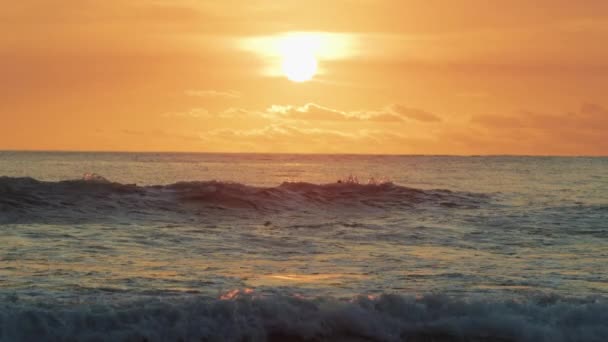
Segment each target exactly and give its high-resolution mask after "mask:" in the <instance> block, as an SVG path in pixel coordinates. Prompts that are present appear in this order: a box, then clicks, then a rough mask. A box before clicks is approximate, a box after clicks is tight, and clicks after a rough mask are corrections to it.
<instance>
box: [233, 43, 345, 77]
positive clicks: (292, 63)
mask: <svg viewBox="0 0 608 342" xmlns="http://www.w3.org/2000/svg"><path fill="white" fill-rule="evenodd" d="M239 45H240V47H241V48H243V49H245V50H248V51H252V52H255V53H256V54H257V55H259V56H261V57H263V60H264V61H265V63H264V66H263V68H262V69H261V70H262V74H264V75H266V76H272V77H277V76H282V77H287V79H289V80H291V81H293V82H306V81H310V80H311V79H312V78H313V77H315V76H316V75H320V74H324V73H326V72H327V70H324V69H323V62H324V61H333V60H338V59H344V58H348V57H349V56H352V55H353V54H354V53H355V51H356V42H355V39H354V38H353V37H351V36H350V35H347V34H341V33H327V32H286V33H281V34H277V35H271V36H258V37H250V38H245V39H243V40H241V41H239Z"/></svg>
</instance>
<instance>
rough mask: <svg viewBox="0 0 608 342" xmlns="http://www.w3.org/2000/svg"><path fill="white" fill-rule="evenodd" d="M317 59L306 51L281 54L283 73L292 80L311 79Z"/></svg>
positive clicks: (303, 80)
mask: <svg viewBox="0 0 608 342" xmlns="http://www.w3.org/2000/svg"><path fill="white" fill-rule="evenodd" d="M317 65H318V63H317V59H316V58H315V56H314V54H312V53H311V52H306V51H294V52H289V53H285V54H284V55H283V63H282V68H283V74H285V76H286V77H287V78H288V79H289V80H290V81H294V82H305V81H309V80H311V79H312V78H313V77H314V76H315V74H316V73H317Z"/></svg>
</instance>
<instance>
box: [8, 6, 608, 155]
mask: <svg viewBox="0 0 608 342" xmlns="http://www.w3.org/2000/svg"><path fill="white" fill-rule="evenodd" d="M292 62H293V63H292ZM290 63H291V64H290ZM292 64H293V65H295V68H296V69H298V68H300V67H302V68H304V67H309V68H308V69H306V70H308V71H311V72H312V71H315V72H314V76H312V79H310V80H303V81H302V80H300V81H302V82H294V81H293V79H294V77H295V78H298V75H299V74H297V73H296V74H295V75H291V76H290V72H289V70H290V68H294V66H293V65H292ZM286 65H287V66H286ZM314 67H316V69H311V68H314ZM286 68H287V69H286ZM309 69H310V70H309ZM296 71H297V70H296ZM286 74H287V75H286ZM287 76H290V77H287ZM308 76H310V75H309V74H307V73H304V76H303V78H308ZM289 78H292V80H290V79H289ZM0 80H1V82H0V119H1V123H2V124H1V125H0V149H18V150H21V149H37V150H125V151H214V152H303V153H319V152H321V153H337V152H338V153H402V154H559V155H608V139H607V138H606V134H607V133H606V132H607V131H608V1H604V0H587V1H571V0H568V1H566V0H539V1H529V0H512V1H488V0H483V1H482V0H466V1H465V0H450V1H445V0H441V1H440V0H399V1H397V0H390V1H389V0H384V1H383V0H333V1H330V0H324V1H321V0H308V1H289V0H285V1H274V0H273V1H270V0H263V1H236V0H221V1H219V0H218V1H215V0H209V1H202V0H200V1H195V0H171V1H170V0H148V1H144V0H109V1H101V0H97V1H95V0H54V1H47V0H39V1H35V0H21V1H6V2H4V3H2V4H1V5H0Z"/></svg>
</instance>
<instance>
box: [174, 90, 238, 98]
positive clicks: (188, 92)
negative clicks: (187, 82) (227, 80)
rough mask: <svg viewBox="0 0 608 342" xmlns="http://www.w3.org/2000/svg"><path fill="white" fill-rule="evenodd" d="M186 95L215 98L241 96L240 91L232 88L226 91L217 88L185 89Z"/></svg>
mask: <svg viewBox="0 0 608 342" xmlns="http://www.w3.org/2000/svg"><path fill="white" fill-rule="evenodd" d="M184 93H185V94H186V95H188V96H192V97H215V98H218V97H219V98H226V99H236V98H239V97H241V93H239V92H238V91H234V90H228V91H217V90H193V89H190V90H186V91H185V92H184Z"/></svg>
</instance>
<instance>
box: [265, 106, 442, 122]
mask: <svg viewBox="0 0 608 342" xmlns="http://www.w3.org/2000/svg"><path fill="white" fill-rule="evenodd" d="M266 111H267V112H268V113H273V114H277V115H278V116H279V117H284V118H290V119H298V120H327V121H383V122H391V121H405V120H416V121H422V122H438V121H441V118H439V117H438V116H436V115H435V114H432V113H430V112H427V111H424V110H421V109H416V108H410V107H405V106H402V105H391V106H388V107H386V108H384V109H381V110H361V111H341V110H337V109H332V108H328V107H324V106H321V105H318V104H315V103H307V104H305V105H303V106H291V105H287V106H284V105H272V106H270V107H269V108H268V109H267V110H266Z"/></svg>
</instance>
